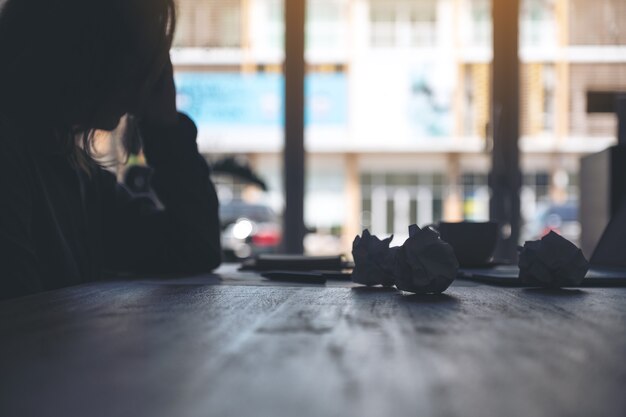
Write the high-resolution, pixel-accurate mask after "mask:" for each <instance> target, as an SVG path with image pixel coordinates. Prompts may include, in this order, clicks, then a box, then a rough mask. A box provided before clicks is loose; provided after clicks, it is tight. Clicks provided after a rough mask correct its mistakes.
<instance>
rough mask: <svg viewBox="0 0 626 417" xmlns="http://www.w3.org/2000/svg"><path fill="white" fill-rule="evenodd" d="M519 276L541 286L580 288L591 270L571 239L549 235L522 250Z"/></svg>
mask: <svg viewBox="0 0 626 417" xmlns="http://www.w3.org/2000/svg"><path fill="white" fill-rule="evenodd" d="M518 266H519V277H520V280H522V281H523V282H525V283H527V284H533V285H538V286H541V287H557V288H558V287H571V286H577V285H580V284H581V282H582V280H583V278H585V274H586V273H587V271H588V270H589V262H587V259H585V256H584V255H583V253H582V251H581V250H580V249H579V248H578V247H577V246H576V245H574V244H573V243H572V242H570V241H569V240H567V239H565V238H564V237H562V236H559V235H558V234H556V233H555V232H550V233H548V234H547V235H545V236H544V237H542V238H541V240H533V241H529V242H526V243H525V244H524V247H523V248H521V249H520V255H519V264H518Z"/></svg>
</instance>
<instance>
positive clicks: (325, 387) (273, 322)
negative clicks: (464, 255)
mask: <svg viewBox="0 0 626 417" xmlns="http://www.w3.org/2000/svg"><path fill="white" fill-rule="evenodd" d="M220 272H221V274H220V275H221V278H220V276H218V275H211V276H200V277H189V278H182V279H143V280H139V281H120V280H118V281H115V282H108V281H107V282H100V283H93V284H88V285H83V286H79V287H73V288H67V289H63V290H58V291H52V292H48V293H43V294H38V295H35V296H30V297H25V298H22V299H16V300H10V301H5V302H3V303H0V416H3V417H5V416H6V417H12V416H16V417H28V416H37V417H45V416H85V417H94V416H95V417H98V416H106V417H115V416H133V417H142V416H149V417H159V416H164V417H165V416H167V417H187V416H233V417H244V416H255V417H262V416H268V417H270V416H271V417H283V416H284V417H292V416H293V417H307V416H359V417H369V416H372V417H387V416H388V417H401V416H477V417H487V416H507V417H515V416H534V417H540V416H550V417H554V416H604V417H607V416H619V417H624V416H626V288H592V289H584V290H563V291H547V290H538V289H522V288H498V287H490V286H485V285H479V284H473V283H470V282H464V281H457V282H456V283H455V285H453V286H452V287H451V288H449V289H448V291H446V293H445V294H444V295H440V296H417V295H410V294H408V293H401V292H398V291H395V290H385V289H380V288H379V289H368V288H363V287H356V286H355V285H353V284H350V283H342V282H335V283H329V284H327V285H326V286H313V285H311V286H304V285H295V284H277V283H271V282H267V281H264V280H262V279H261V278H260V277H259V276H258V275H256V274H254V273H237V272H234V269H233V268H232V267H230V268H229V267H226V268H222V269H221V270H220Z"/></svg>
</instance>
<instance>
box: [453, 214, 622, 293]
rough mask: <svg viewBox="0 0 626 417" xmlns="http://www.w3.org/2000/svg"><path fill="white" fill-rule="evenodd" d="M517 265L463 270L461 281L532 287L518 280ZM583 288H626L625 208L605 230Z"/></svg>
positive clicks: (595, 250)
mask: <svg viewBox="0 0 626 417" xmlns="http://www.w3.org/2000/svg"><path fill="white" fill-rule="evenodd" d="M518 277H519V268H518V267H517V265H497V266H494V267H491V268H461V269H460V270H459V278H464V279H469V280H473V281H479V282H484V283H487V284H494V285H503V286H512V287H532V286H534V285H532V284H527V283H524V282H522V281H521V280H520V279H519V278H518ZM580 286H581V287H624V286H626V206H622V208H621V209H620V210H619V211H618V212H617V213H616V214H615V215H614V216H613V218H612V219H611V220H610V221H609V224H608V225H607V226H606V228H605V229H604V232H603V233H602V237H601V238H600V240H599V241H598V244H597V245H596V247H595V249H594V251H593V254H592V255H591V258H590V260H589V271H587V275H585V278H584V279H583V282H582V283H581V285H580Z"/></svg>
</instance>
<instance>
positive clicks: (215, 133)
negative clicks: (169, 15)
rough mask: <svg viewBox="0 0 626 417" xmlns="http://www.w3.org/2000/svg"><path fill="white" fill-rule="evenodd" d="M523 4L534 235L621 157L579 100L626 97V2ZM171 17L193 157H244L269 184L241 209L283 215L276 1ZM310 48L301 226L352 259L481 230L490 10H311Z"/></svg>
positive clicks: (398, 3) (318, 2) (418, 2)
mask: <svg viewBox="0 0 626 417" xmlns="http://www.w3.org/2000/svg"><path fill="white" fill-rule="evenodd" d="M520 1H521V13H520V32H521V33H520V59H521V93H522V94H521V96H522V103H521V108H522V112H521V115H520V117H521V127H522V132H521V133H522V137H521V144H520V146H521V149H522V152H523V154H522V169H523V172H524V184H523V192H522V202H523V207H522V210H523V216H524V218H525V219H526V220H528V222H529V223H531V221H532V220H533V219H534V217H536V216H537V213H538V212H539V211H540V209H541V207H542V206H549V205H553V204H565V203H569V204H575V203H576V202H577V201H578V199H579V195H578V161H579V158H580V156H581V155H583V154H586V153H590V152H596V151H598V150H601V149H604V148H605V147H607V146H609V145H611V144H613V143H614V142H615V130H616V120H615V117H614V116H613V115H610V114H588V113H587V112H586V94H587V92H589V91H626V31H625V30H623V29H622V28H621V25H620V23H622V22H625V21H626V2H624V1H623V0H520ZM178 7H179V20H178V29H177V30H178V32H177V37H176V40H175V48H174V50H173V55H172V56H173V60H174V64H175V68H176V82H177V87H178V93H179V95H178V104H179V107H180V108H182V109H183V110H185V111H187V112H188V113H189V114H190V115H191V116H192V117H193V118H194V119H195V120H196V122H197V123H198V126H199V132H200V133H199V136H200V139H199V145H200V148H201V151H202V152H203V153H205V154H206V155H207V157H208V158H215V157H218V156H220V155H225V154H227V155H230V154H240V155H245V156H247V157H248V158H249V160H250V162H251V164H252V165H253V166H254V167H255V168H256V169H257V170H258V171H259V173H260V175H262V176H263V177H264V178H265V179H266V180H267V182H268V183H269V185H270V192H269V193H268V194H267V195H265V196H262V197H259V194H258V193H249V194H251V195H254V196H256V198H263V199H265V200H266V202H267V203H268V204H269V205H271V206H273V208H274V209H276V210H278V211H280V210H281V209H282V183H281V165H282V162H281V155H280V152H281V150H282V142H283V137H282V117H283V101H284V100H283V94H284V91H283V77H282V61H283V41H284V36H285V34H284V24H283V0H215V1H211V0H179V5H178ZM306 34H307V46H306V59H307V65H308V75H307V79H306V97H307V114H306V126H307V127H306V148H307V152H308V160H307V172H308V178H307V194H306V212H305V217H306V221H307V223H308V224H307V225H308V226H310V227H316V228H318V229H319V230H327V231H332V232H333V233H335V234H342V235H343V237H344V244H345V243H347V242H349V241H351V239H352V237H353V236H354V235H355V234H356V233H358V232H359V231H360V229H361V228H364V227H369V228H370V229H371V230H372V232H373V233H377V234H381V235H385V234H391V233H394V234H396V236H397V237H398V238H399V239H402V238H403V237H404V236H406V233H407V226H408V225H409V224H410V223H415V222H417V223H418V224H420V225H423V224H428V223H432V222H436V221H439V220H441V219H445V220H457V219H463V218H466V219H476V220H479V219H487V218H488V214H489V213H488V199H489V190H488V186H487V182H488V175H487V173H488V171H489V166H490V156H489V147H490V145H489V131H490V127H489V126H488V120H489V101H490V98H489V97H490V93H489V84H490V61H491V12H490V1H489V0H311V1H309V2H308V11H307V25H306ZM496 113H497V109H496ZM492 128H497V119H496V120H495V126H493V127H492ZM241 193H244V194H245V187H243V188H242V187H241V186H240V185H238V184H234V183H233V184H231V186H226V185H222V194H223V196H224V197H225V198H229V197H232V196H233V195H235V196H236V195H238V194H241ZM248 198H250V197H249V196H248ZM525 237H530V236H525Z"/></svg>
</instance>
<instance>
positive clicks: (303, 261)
mask: <svg viewBox="0 0 626 417" xmlns="http://www.w3.org/2000/svg"><path fill="white" fill-rule="evenodd" d="M350 267H351V265H350V263H348V262H346V261H345V260H344V259H343V257H342V256H341V255H338V256H306V255H265V254H263V255H258V256H257V257H255V258H253V259H249V260H247V261H244V262H243V263H242V264H241V268H240V270H242V271H276V270H280V271H342V270H344V269H346V268H350Z"/></svg>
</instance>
